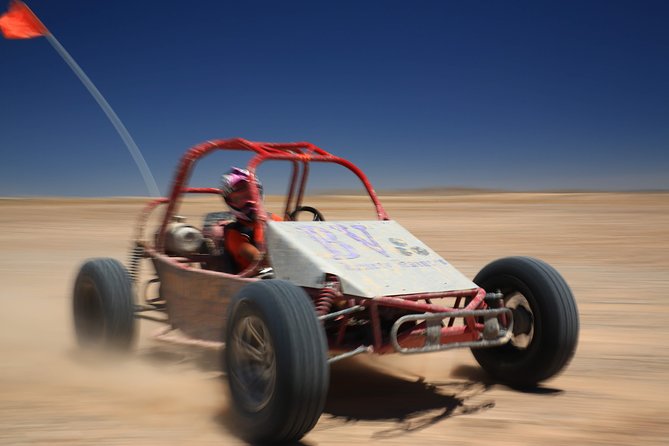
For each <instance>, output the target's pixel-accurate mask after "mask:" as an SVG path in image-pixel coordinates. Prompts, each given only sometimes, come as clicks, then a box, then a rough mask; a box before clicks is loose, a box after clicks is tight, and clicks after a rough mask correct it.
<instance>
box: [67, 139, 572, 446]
mask: <svg viewBox="0 0 669 446" xmlns="http://www.w3.org/2000/svg"><path fill="white" fill-rule="evenodd" d="M215 151H247V152H250V156H251V159H250V161H249V162H248V166H247V168H248V170H249V171H250V172H251V173H252V175H255V172H256V168H257V167H258V166H259V165H260V164H261V163H263V162H266V161H279V162H284V163H288V165H289V167H288V170H290V171H291V172H292V173H291V175H290V179H289V186H288V191H287V194H286V195H285V203H284V206H283V218H284V221H271V219H269V218H267V217H266V214H265V212H264V211H263V212H260V214H259V217H258V221H257V223H256V227H255V229H254V230H255V231H257V232H256V234H262V235H260V236H257V239H258V241H257V243H258V249H259V250H260V252H261V257H262V259H261V260H259V261H258V262H261V261H262V262H264V264H266V265H268V266H269V268H265V269H263V270H261V271H260V272H258V270H259V268H258V266H259V265H258V262H257V263H256V264H254V265H251V266H249V267H248V268H247V269H246V270H244V271H242V272H241V273H239V274H233V273H231V272H229V270H227V269H226V261H225V252H223V251H224V250H223V249H222V247H223V243H222V242H223V241H222V237H223V236H224V235H223V234H224V231H223V229H224V228H225V226H226V225H227V224H229V223H230V222H231V221H232V218H231V216H230V214H228V213H226V212H212V213H210V214H208V215H207V216H206V217H205V220H204V223H203V224H202V227H196V226H193V225H190V224H189V223H188V222H185V221H183V219H182V218H180V217H179V212H178V210H179V206H180V203H181V201H182V198H183V197H184V196H186V195H189V194H214V195H218V194H220V190H219V189H216V188H196V187H188V185H187V182H188V179H189V177H190V175H191V170H192V168H193V165H194V164H195V163H196V162H197V161H199V160H200V159H201V158H203V157H205V156H206V155H208V154H210V153H212V152H215ZM313 163H334V164H337V165H340V166H342V167H343V168H346V169H349V171H350V172H352V173H353V174H354V175H355V176H356V177H357V178H358V179H359V180H360V181H361V182H362V186H363V187H364V189H365V190H366V193H367V195H368V196H369V199H370V200H371V205H372V206H373V208H374V212H375V214H376V219H375V220H368V221H367V220H365V221H350V220H349V221H328V220H327V218H326V217H327V216H324V215H323V214H322V213H321V211H320V210H319V209H317V208H314V207H313V206H309V205H308V203H307V204H305V203H303V200H304V196H305V194H304V192H305V185H306V184H307V181H308V177H309V169H310V166H311V165H312V164H313ZM251 192H252V195H253V196H254V197H255V198H256V199H257V201H258V202H259V203H260V206H262V201H261V200H259V197H260V192H259V191H258V188H257V187H256V185H255V184H253V185H252V188H251ZM157 208H164V213H163V214H162V217H161V218H160V223H159V225H158V227H157V230H155V231H153V232H151V233H150V234H145V232H147V231H146V228H145V227H146V222H147V219H148V217H149V215H151V214H152V213H153V212H154V211H155V210H156V209H157ZM261 211H262V208H261ZM301 213H308V214H310V215H311V217H312V219H311V220H310V221H302V220H300V221H298V220H299V219H298V218H297V215H299V214H301ZM142 259H148V260H150V262H151V263H152V267H153V269H154V270H155V277H153V278H152V279H150V281H149V284H153V285H154V286H157V287H158V293H157V296H155V297H148V296H147V295H144V296H143V297H139V296H138V295H141V294H142V293H140V292H139V290H140V289H141V286H140V284H138V283H136V282H137V278H138V277H139V274H138V271H139V264H140V262H141V261H142ZM73 310H74V323H75V332H76V336H77V339H78V342H79V343H80V344H81V345H82V346H94V347H105V348H113V349H128V348H130V347H131V345H132V343H133V339H134V338H135V333H136V331H135V324H136V319H137V318H138V317H142V316H147V315H149V314H150V313H152V312H160V313H164V315H166V317H165V318H164V322H165V323H167V324H168V325H169V327H170V328H175V329H179V331H180V333H181V335H182V336H183V337H184V339H190V340H194V341H199V342H213V343H220V344H221V345H223V344H224V345H225V348H224V349H223V358H222V364H224V367H225V370H226V372H227V381H228V383H229V388H230V394H231V399H232V405H233V409H234V413H235V415H236V417H237V418H238V423H239V425H240V426H241V432H242V435H243V436H244V437H246V438H247V439H248V440H251V441H289V440H296V439H299V438H300V437H302V436H303V435H304V434H305V433H307V432H308V431H309V430H310V429H311V428H312V427H313V426H314V425H315V424H316V422H317V421H318V419H319V417H320V415H321V413H322V411H323V408H324V404H325V399H326V395H327V392H328V384H329V363H332V362H334V361H338V360H341V359H344V358H348V357H351V356H354V355H358V354H362V353H367V354H370V353H374V354H387V353H401V354H416V353H427V352H436V351H442V350H448V349H454V348H470V349H471V350H472V352H473V354H474V357H475V358H476V360H477V361H478V362H479V364H480V365H481V366H482V367H483V368H484V369H485V371H486V372H487V373H489V374H490V375H491V376H492V377H494V378H495V379H496V380H498V381H500V382H504V383H507V384H509V385H511V386H514V387H527V386H534V385H536V384H537V383H539V382H541V381H543V380H546V379H548V378H550V377H552V376H554V375H555V374H557V373H558V372H560V371H561V370H562V369H563V368H564V367H565V366H566V365H567V363H568V362H569V360H570V359H571V357H572V356H573V353H574V351H575V348H576V344H577V338H578V325H579V322H578V313H577V309H576V305H575V302H574V298H573V296H572V293H571V291H570V289H569V287H568V286H567V284H566V282H565V281H564V279H563V278H562V277H561V276H560V274H559V273H558V272H557V271H556V270H555V269H553V268H552V267H551V266H549V265H547V264H546V263H544V262H542V261H540V260H537V259H534V258H529V257H509V258H503V259H500V260H497V261H494V262H492V263H490V264H489V265H487V266H486V267H484V268H483V269H482V270H481V271H480V272H479V273H478V274H477V275H476V277H475V278H474V279H473V281H472V280H469V279H467V278H466V277H465V276H464V275H463V274H461V273H460V272H458V270H456V269H455V268H454V267H453V266H452V265H451V264H450V263H449V262H447V261H446V260H444V259H443V258H442V257H441V256H439V254H437V253H436V252H435V251H433V250H432V249H430V248H429V247H428V246H427V245H425V244H424V243H422V242H421V241H420V240H418V239H417V238H416V237H414V236H413V235H412V234H411V233H409V232H408V231H407V230H405V229H404V228H403V227H402V226H401V225H400V224H399V223H397V222H396V221H393V220H391V219H390V217H389V216H388V214H387V213H386V211H385V210H384V208H383V206H382V205H381V203H380V201H379V199H378V197H377V195H376V193H375V191H374V189H373V188H372V187H371V185H370V183H369V181H368V179H367V177H366V176H365V175H364V174H363V173H362V172H361V171H360V170H359V169H358V168H357V167H356V166H355V165H353V164H352V163H351V162H349V161H347V160H345V159H343V158H339V157H337V156H334V155H331V154H330V153H328V152H326V151H324V150H322V149H320V148H319V147H316V146H315V145H313V144H310V143H306V142H301V143H286V144H278V143H260V142H251V141H247V140H243V139H230V140H217V141H210V142H206V143H203V144H201V145H198V146H195V147H193V148H191V149H190V150H189V151H187V152H186V154H185V155H184V156H183V158H182V159H181V162H180V164H179V165H178V168H177V171H176V175H175V178H174V180H173V183H172V186H171V192H170V194H169V197H166V198H160V199H156V200H153V201H151V202H150V203H149V204H148V205H147V206H146V208H145V209H144V211H143V212H142V214H141V216H140V219H139V223H138V228H137V235H136V240H135V244H134V248H133V251H132V255H131V261H130V264H129V268H128V270H126V268H125V267H124V266H123V265H122V264H121V263H120V262H118V261H116V260H114V259H92V260H88V261H87V262H85V263H84V265H83V266H82V267H81V270H80V272H79V274H78V276H77V278H76V282H75V285H74V296H73Z"/></svg>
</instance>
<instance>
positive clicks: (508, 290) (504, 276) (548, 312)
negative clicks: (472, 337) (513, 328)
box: [472, 257, 579, 388]
mask: <svg viewBox="0 0 669 446" xmlns="http://www.w3.org/2000/svg"><path fill="white" fill-rule="evenodd" d="M474 282H475V283H476V284H477V285H479V286H480V287H482V288H483V289H485V290H486V291H487V292H494V291H497V290H500V291H501V292H502V293H503V294H504V300H505V304H506V305H507V306H510V305H509V301H510V299H522V300H524V305H525V306H529V308H528V310H529V311H526V310H524V309H521V311H522V312H524V313H525V314H530V316H529V317H526V318H525V319H526V321H527V320H529V321H530V324H531V331H528V333H529V334H531V339H530V340H529V341H528V342H527V344H526V345H522V346H519V345H517V343H516V342H514V340H515V338H516V336H515V335H514V338H512V340H511V341H510V342H509V343H508V344H506V345H503V346H500V347H494V348H479V349H472V353H473V354H474V357H475V358H476V360H477V361H478V363H479V364H480V365H481V366H482V367H483V369H484V370H485V371H486V372H488V373H489V374H490V375H492V376H493V377H494V378H496V379H499V380H500V381H502V382H505V383H507V384H510V385H512V386H514V387H521V388H522V387H532V386H535V385H536V384H538V383H539V382H541V381H544V380H546V379H548V378H550V377H552V376H554V375H556V374H557V373H559V372H560V371H561V370H562V369H563V368H564V367H565V366H566V365H567V364H568V363H569V361H570V360H571V358H572V357H573V356H574V352H575V351H576V345H577V343H578V332H579V321H578V311H577V309H576V302H575V300H574V297H573V295H572V292H571V290H570V289H569V286H568V285H567V283H566V282H565V280H564V279H563V278H562V276H561V275H560V274H559V273H558V272H557V271H556V270H555V269H554V268H553V267H551V266H550V265H548V264H547V263H545V262H543V261H541V260H538V259H534V258H530V257H507V258H503V259H499V260H496V261H494V262H492V263H490V264H488V265H487V266H486V267H485V268H483V269H482V270H481V271H480V272H479V273H478V274H477V275H476V277H475V278H474ZM514 296H516V297H514ZM518 316H521V315H518ZM519 319H520V318H519ZM520 322H521V321H520V320H518V323H520ZM522 336H527V335H518V338H519V339H520V338H521V337H522Z"/></svg>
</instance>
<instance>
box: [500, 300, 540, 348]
mask: <svg viewBox="0 0 669 446" xmlns="http://www.w3.org/2000/svg"><path fill="white" fill-rule="evenodd" d="M504 305H505V306H506V307H507V308H511V310H512V311H513V317H514V334H513V336H512V337H511V340H510V341H509V343H510V344H511V345H513V346H514V347H516V348H517V349H521V350H524V349H526V348H528V347H529V346H530V344H531V343H532V339H534V313H533V312H532V307H531V305H530V302H529V301H528V300H527V298H526V297H525V296H524V295H523V294H522V293H520V292H518V291H514V292H513V293H511V294H509V295H508V297H506V298H505V303H504ZM519 326H520V327H523V326H524V327H525V329H524V330H522V328H521V330H522V332H517V331H516V330H517V328H518V327H519Z"/></svg>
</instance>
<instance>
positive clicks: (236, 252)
mask: <svg viewBox="0 0 669 446" xmlns="http://www.w3.org/2000/svg"><path fill="white" fill-rule="evenodd" d="M225 250H226V251H227V252H228V253H230V255H231V256H232V258H233V259H234V261H235V264H236V265H237V267H238V268H239V271H243V270H245V269H246V268H248V266H249V265H251V264H252V263H254V262H255V261H256V260H258V259H259V258H260V251H258V248H256V247H255V246H253V244H252V243H251V241H250V240H249V237H248V236H247V235H245V234H242V233H241V232H239V231H236V230H234V229H232V230H230V231H227V234H226V235H225Z"/></svg>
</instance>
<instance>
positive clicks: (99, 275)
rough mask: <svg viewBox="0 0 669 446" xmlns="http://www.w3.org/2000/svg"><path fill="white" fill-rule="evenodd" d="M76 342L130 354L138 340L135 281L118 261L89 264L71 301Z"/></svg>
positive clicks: (75, 288) (83, 270)
mask: <svg viewBox="0 0 669 446" xmlns="http://www.w3.org/2000/svg"><path fill="white" fill-rule="evenodd" d="M72 309H73V312H74V328H75V333H76V337H77V341H78V343H79V345H80V346H81V347H84V348H100V349H109V350H117V351H123V350H129V349H130V348H131V347H132V344H133V341H134V339H135V303H134V296H133V291H132V281H131V279H130V276H129V275H128V272H127V270H126V269H125V267H124V266H123V265H122V264H121V263H120V262H119V261H117V260H115V259H91V260H88V261H86V262H85V263H84V264H83V266H82V267H81V269H80V270H79V274H78V275H77V278H76V281H75V283H74V293H73V299H72Z"/></svg>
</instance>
